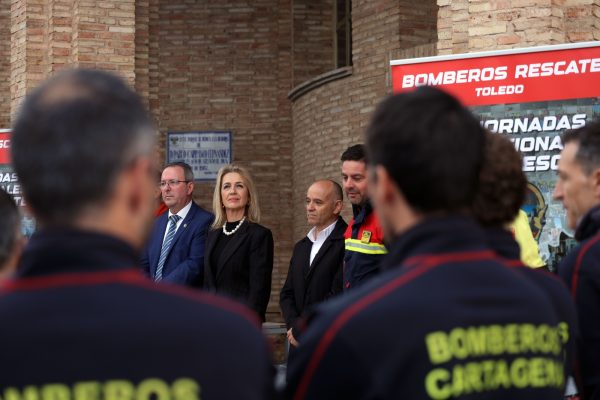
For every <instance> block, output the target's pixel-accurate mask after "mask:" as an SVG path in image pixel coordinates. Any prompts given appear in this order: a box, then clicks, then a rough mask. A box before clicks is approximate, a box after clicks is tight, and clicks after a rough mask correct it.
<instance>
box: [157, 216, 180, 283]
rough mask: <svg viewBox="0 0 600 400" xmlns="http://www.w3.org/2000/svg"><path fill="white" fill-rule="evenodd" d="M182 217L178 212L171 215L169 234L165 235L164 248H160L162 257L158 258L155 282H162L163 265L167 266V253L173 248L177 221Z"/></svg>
mask: <svg viewBox="0 0 600 400" xmlns="http://www.w3.org/2000/svg"><path fill="white" fill-rule="evenodd" d="M180 218H181V217H180V216H179V215H177V214H173V215H171V216H170V217H169V221H170V223H169V230H168V231H167V236H165V240H164V241H163V244H162V249H161V250H160V258H159V259H158V266H157V267H156V274H154V281H155V282H160V281H161V280H162V278H163V276H162V275H163V274H162V272H163V267H164V266H165V260H166V259H167V254H169V249H170V248H171V242H172V241H173V236H175V227H176V226H177V221H179V219H180Z"/></svg>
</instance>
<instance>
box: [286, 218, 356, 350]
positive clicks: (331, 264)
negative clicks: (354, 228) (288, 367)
mask: <svg viewBox="0 0 600 400" xmlns="http://www.w3.org/2000/svg"><path fill="white" fill-rule="evenodd" d="M347 226H348V225H347V224H346V222H345V221H344V220H343V219H342V217H339V218H338V220H337V223H336V225H335V228H333V232H331V234H330V235H329V237H328V238H327V239H325V242H324V243H323V246H321V248H320V249H319V252H318V253H317V255H316V256H315V259H314V260H313V264H312V266H311V267H310V268H309V262H310V250H311V248H312V242H311V240H310V239H309V238H308V237H306V236H305V237H304V238H303V239H302V240H300V241H299V242H298V243H296V246H294V252H293V253H292V259H291V260H290V269H289V271H288V276H287V279H286V280H285V284H284V285H283V288H282V289H281V294H280V297H279V305H280V306H281V312H282V313H283V318H284V319H285V323H286V325H287V327H288V329H289V328H292V329H293V331H292V332H293V334H294V337H295V338H296V339H298V334H299V332H298V331H297V327H296V322H297V320H298V319H299V318H300V317H301V316H303V315H305V314H306V312H308V311H309V310H310V308H311V307H312V306H314V305H315V304H317V303H320V302H322V301H323V300H326V299H328V298H330V297H331V296H334V295H336V294H338V293H340V292H341V291H342V264H343V262H344V247H345V246H344V232H345V231H346V227H347Z"/></svg>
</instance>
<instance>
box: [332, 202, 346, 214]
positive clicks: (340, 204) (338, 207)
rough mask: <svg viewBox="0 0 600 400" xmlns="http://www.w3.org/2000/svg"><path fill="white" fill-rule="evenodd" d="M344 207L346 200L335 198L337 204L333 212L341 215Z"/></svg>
mask: <svg viewBox="0 0 600 400" xmlns="http://www.w3.org/2000/svg"><path fill="white" fill-rule="evenodd" d="M343 208H344V202H343V201H342V200H335V206H334V207H333V213H334V214H335V215H340V214H341V212H342V209H343Z"/></svg>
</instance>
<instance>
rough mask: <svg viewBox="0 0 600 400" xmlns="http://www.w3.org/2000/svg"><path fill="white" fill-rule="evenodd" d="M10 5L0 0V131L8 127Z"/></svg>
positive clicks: (4, 0) (8, 2)
mask: <svg viewBox="0 0 600 400" xmlns="http://www.w3.org/2000/svg"><path fill="white" fill-rule="evenodd" d="M10 4H11V0H0V129H3V128H8V127H9V126H10V74H11V72H10V29H11V23H10V15H11V12H10Z"/></svg>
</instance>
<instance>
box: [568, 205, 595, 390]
mask: <svg viewBox="0 0 600 400" xmlns="http://www.w3.org/2000/svg"><path fill="white" fill-rule="evenodd" d="M575 239H577V240H578V241H579V242H581V243H580V244H579V245H578V246H577V247H575V248H574V249H573V251H571V252H570V253H569V254H568V255H567V256H566V257H565V258H564V259H563V261H562V262H561V263H560V264H559V265H558V274H559V275H560V277H561V278H563V279H564V281H565V282H566V284H567V287H568V288H569V290H570V292H571V295H572V296H573V299H574V300H575V304H576V306H577V313H578V315H579V328H580V332H581V341H580V342H579V343H578V344H579V349H580V351H579V357H578V358H579V360H578V361H579V362H578V365H579V370H578V373H579V374H578V378H579V380H580V381H581V385H580V386H581V389H582V392H583V398H584V399H600V207H595V208H593V209H592V210H590V211H589V212H588V213H587V214H586V215H585V216H584V217H583V218H582V220H581V222H580V223H579V224H578V226H577V230H576V231H575Z"/></svg>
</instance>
